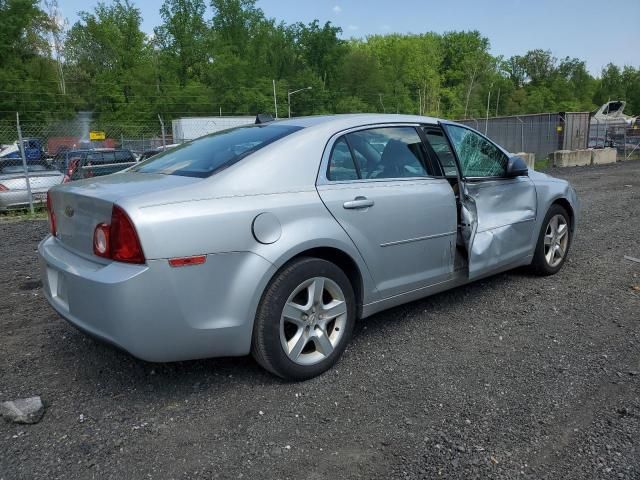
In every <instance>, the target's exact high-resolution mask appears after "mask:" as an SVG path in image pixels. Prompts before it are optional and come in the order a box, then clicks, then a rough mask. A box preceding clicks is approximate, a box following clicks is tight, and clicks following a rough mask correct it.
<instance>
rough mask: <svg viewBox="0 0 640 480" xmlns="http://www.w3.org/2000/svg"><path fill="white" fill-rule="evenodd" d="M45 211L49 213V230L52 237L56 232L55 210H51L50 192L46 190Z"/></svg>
mask: <svg viewBox="0 0 640 480" xmlns="http://www.w3.org/2000/svg"><path fill="white" fill-rule="evenodd" d="M47 212H48V213H49V231H50V232H51V235H53V236H54V237H55V236H56V233H57V227H56V212H54V211H53V200H52V199H51V192H47Z"/></svg>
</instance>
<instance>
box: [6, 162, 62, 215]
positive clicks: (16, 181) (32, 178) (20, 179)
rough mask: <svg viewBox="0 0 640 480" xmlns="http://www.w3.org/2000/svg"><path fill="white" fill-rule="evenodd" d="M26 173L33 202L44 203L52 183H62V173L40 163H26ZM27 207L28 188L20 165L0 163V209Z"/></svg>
mask: <svg viewBox="0 0 640 480" xmlns="http://www.w3.org/2000/svg"><path fill="white" fill-rule="evenodd" d="M27 173H28V175H29V184H30V186H31V194H32V199H33V203H35V204H39V203H44V202H45V201H46V199H47V191H48V190H49V189H50V188H51V187H53V186H54V185H58V184H60V183H62V180H63V178H64V175H63V174H62V173H60V172H59V171H57V170H52V169H50V168H47V167H46V166H44V165H40V164H28V165H27ZM28 207H29V190H28V189H27V176H26V175H25V174H24V167H23V166H22V165H5V166H2V164H1V163H0V211H5V210H10V209H20V208H28Z"/></svg>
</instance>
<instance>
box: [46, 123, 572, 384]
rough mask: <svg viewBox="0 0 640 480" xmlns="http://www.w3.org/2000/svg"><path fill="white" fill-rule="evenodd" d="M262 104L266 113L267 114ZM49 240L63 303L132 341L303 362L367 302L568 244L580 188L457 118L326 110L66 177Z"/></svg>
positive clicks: (474, 276) (147, 354)
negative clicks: (124, 166)
mask: <svg viewBox="0 0 640 480" xmlns="http://www.w3.org/2000/svg"><path fill="white" fill-rule="evenodd" d="M258 121H260V120H258ZM48 207H49V212H50V225H51V235H50V236H48V237H47V238H46V239H44V240H43V241H42V243H41V244H40V246H39V255H40V260H41V267H42V279H43V288H44V292H45V295H46V297H47V299H48V300H49V302H50V304H51V305H52V306H53V308H54V309H55V310H56V311H58V312H59V313H60V314H61V315H62V316H63V317H64V318H66V319H67V320H68V321H69V322H70V323H72V324H73V325H75V326H77V327H78V328H80V329H81V330H83V331H85V332H87V333H88V334H90V335H92V336H94V337H97V338H99V339H102V340H104V341H107V342H110V343H112V344H115V345H117V346H119V347H121V348H122V349H124V350H126V351H128V352H130V353H131V354H133V355H135V356H136V357H139V358H142V359H145V360H148V361H154V362H165V361H177V360H187V359H196V358H205V357H214V356H238V355H247V354H249V353H251V354H253V356H254V357H255V359H256V360H257V361H258V362H259V363H260V364H261V365H262V366H263V367H265V368H266V369H267V370H269V371H271V372H273V373H274V374H276V375H279V376H281V377H285V378H289V379H298V380H300V379H306V378H310V377H313V376H315V375H318V374H320V373H322V372H324V371H325V370H327V369H328V368H330V367H331V366H332V365H333V364H334V363H335V362H336V361H337V360H338V359H339V357H340V355H341V354H342V352H343V351H344V349H345V347H346V346H347V344H348V342H349V340H350V337H351V335H352V332H353V327H354V323H355V321H356V320H357V319H360V318H365V317H368V316H370V315H373V314H374V313H376V312H379V311H381V310H384V309H387V308H390V307H393V306H396V305H400V304H403V303H406V302H410V301H413V300H416V299H419V298H422V297H425V296H427V295H431V294H434V293H437V292H441V291H443V290H447V289H450V288H453V287H456V286H459V285H462V284H465V283H468V282H472V281H474V280H478V279H480V278H483V277H486V276H488V275H493V274H495V273H498V272H502V271H505V270H508V269H512V268H515V267H519V266H523V265H529V266H530V267H531V269H532V270H533V271H534V272H536V273H538V274H541V275H550V274H554V273H556V272H557V271H558V270H560V269H561V268H562V266H563V264H564V262H565V261H566V258H567V254H568V252H569V247H570V246H571V241H572V238H573V235H574V234H575V229H576V222H577V218H578V201H577V198H576V194H575V191H574V190H573V188H572V187H571V186H570V185H569V184H568V183H567V182H566V181H563V180H558V179H555V178H552V177H550V176H548V175H545V174H542V173H538V172H535V171H530V170H527V167H526V165H525V164H524V162H523V161H522V159H520V158H518V157H516V156H512V155H510V154H509V153H508V152H506V151H505V150H504V149H502V148H501V147H500V146H498V145H496V144H494V143H493V142H492V141H491V140H489V139H487V138H486V137H484V136H483V135H481V134H480V133H478V132H476V131H474V130H472V129H470V128H468V127H466V126H463V125H457V124H455V123H450V122H447V121H439V120H437V119H433V118H427V117H418V116H404V115H373V114H362V115H342V116H319V117H309V118H299V119H291V120H285V121H275V122H267V123H258V124H256V125H251V126H244V127H240V128H235V129H230V130H226V131H222V132H217V133H214V134H212V135H209V136H206V137H202V138H200V139H198V140H195V141H193V142H190V143H188V144H185V145H183V146H181V147H177V148H175V149H172V150H169V151H167V152H164V153H161V154H159V155H156V156H154V157H152V158H150V159H148V160H147V161H145V162H141V163H140V164H138V165H135V166H133V167H132V168H130V169H128V170H127V171H125V172H121V173H117V174H114V175H109V176H106V177H101V178H94V179H87V180H82V181H79V182H73V183H70V184H67V185H62V186H57V187H54V188H53V189H52V190H51V191H50V195H49V199H48Z"/></svg>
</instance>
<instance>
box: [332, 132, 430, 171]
mask: <svg viewBox="0 0 640 480" xmlns="http://www.w3.org/2000/svg"><path fill="white" fill-rule="evenodd" d="M345 140H346V141H345ZM347 154H349V157H351V163H350V162H348V161H347V159H348V157H347ZM352 164H353V165H352ZM428 165H429V164H428V163H427V158H426V152H425V150H424V145H423V144H422V139H421V138H420V135H418V132H417V131H416V129H415V128H414V127H382V128H372V129H368V130H359V131H357V132H353V133H349V134H347V135H345V136H344V137H341V138H340V139H339V140H338V141H336V143H335V146H334V150H333V152H332V156H331V160H330V162H329V169H328V172H327V178H328V179H329V180H334V181H340V180H343V181H344V180H352V179H353V180H355V179H356V178H357V179H362V180H368V179H371V180H381V179H393V178H413V177H426V176H429V175H433V172H431V171H428V170H427V168H428ZM346 175H348V178H338V177H339V176H340V177H345V176H346ZM354 175H357V177H355V176H354Z"/></svg>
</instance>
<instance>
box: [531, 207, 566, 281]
mask: <svg viewBox="0 0 640 480" xmlns="http://www.w3.org/2000/svg"><path fill="white" fill-rule="evenodd" d="M570 247H571V224H570V223H569V214H568V213H567V211H566V210H565V209H564V208H563V207H562V206H561V205H558V204H557V203H556V204H553V205H551V208H549V211H548V212H547V215H546V216H545V218H544V222H543V223H542V229H541V230H540V235H539V237H538V242H537V244H536V250H535V253H534V255H533V261H532V262H531V267H532V269H533V271H534V273H536V274H538V275H553V274H554V273H557V272H558V271H559V270H560V269H561V268H562V266H563V265H564V262H565V261H566V260H567V255H568V254H569V248H570Z"/></svg>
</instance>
